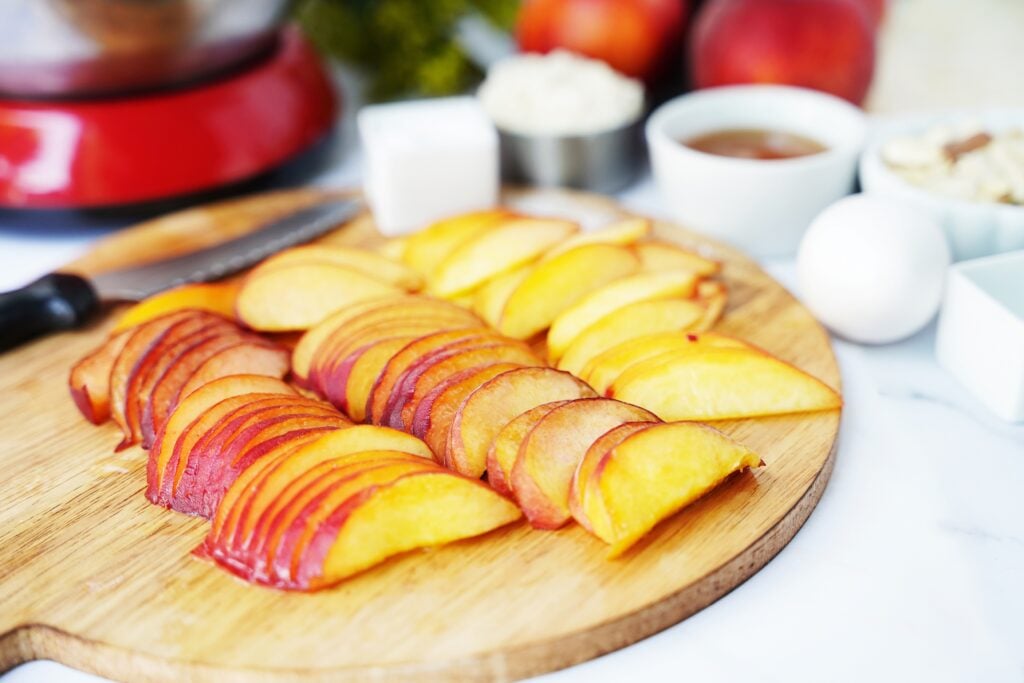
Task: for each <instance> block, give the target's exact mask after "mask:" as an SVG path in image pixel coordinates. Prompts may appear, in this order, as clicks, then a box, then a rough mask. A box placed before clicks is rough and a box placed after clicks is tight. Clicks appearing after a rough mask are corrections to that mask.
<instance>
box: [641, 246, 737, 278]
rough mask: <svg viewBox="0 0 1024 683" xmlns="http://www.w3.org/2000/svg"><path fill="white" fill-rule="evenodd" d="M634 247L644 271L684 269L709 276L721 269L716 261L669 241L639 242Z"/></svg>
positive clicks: (720, 265)
mask: <svg viewBox="0 0 1024 683" xmlns="http://www.w3.org/2000/svg"><path fill="white" fill-rule="evenodd" d="M634 249H635V250H636V254H637V256H639V257H640V264H641V268H642V269H643V270H646V271H656V270H684V271H690V272H691V273H695V274H697V275H700V276H703V277H710V276H711V275H714V274H715V273H717V272H718V271H719V270H721V269H722V264H721V263H719V262H718V261H714V260H712V259H708V258H704V257H703V256H700V255H699V254H695V253H693V252H692V251H687V250H686V249H684V248H682V247H680V246H678V245H675V244H671V243H669V242H660V241H658V240H652V241H650V242H640V243H639V244H637V245H636V246H635V247H634Z"/></svg>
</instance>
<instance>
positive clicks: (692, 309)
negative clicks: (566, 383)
mask: <svg viewBox="0 0 1024 683" xmlns="http://www.w3.org/2000/svg"><path fill="white" fill-rule="evenodd" d="M703 316H704V308H703V307H702V306H700V305H699V304H696V303H694V302H692V301H687V300H683V299H656V300H654V301H640V302H637V303H635V304H630V305H628V306H623V307H622V308H620V309H618V310H616V311H612V312H611V313H609V314H608V315H606V316H604V317H603V318H601V319H600V320H598V321H597V322H596V323H594V324H592V325H591V326H590V327H588V328H587V329H585V330H584V331H583V332H582V333H580V334H579V335H578V336H577V337H576V338H575V339H574V340H573V342H572V343H571V344H570V345H569V347H568V348H567V349H566V350H565V354H563V355H562V358H561V359H560V360H559V361H558V367H559V368H560V369H562V370H566V371H568V372H571V373H573V374H579V373H580V372H581V371H582V370H583V368H584V367H585V366H586V364H587V363H588V362H589V361H590V359H592V358H594V357H595V356H597V355H598V354H600V353H604V352H605V351H607V350H608V349H610V348H612V347H613V346H618V345H619V344H621V343H623V342H626V341H629V340H631V339H636V338H638V337H643V336H646V335H649V334H655V333H657V332H669V331H673V330H681V331H685V330H688V329H690V327H691V326H693V325H695V324H697V323H699V322H700V321H701V320H702V318H703Z"/></svg>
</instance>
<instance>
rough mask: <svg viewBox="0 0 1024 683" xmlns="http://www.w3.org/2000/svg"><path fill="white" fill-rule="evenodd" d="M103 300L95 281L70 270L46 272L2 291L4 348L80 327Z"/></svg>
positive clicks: (0, 328)
mask: <svg viewBox="0 0 1024 683" xmlns="http://www.w3.org/2000/svg"><path fill="white" fill-rule="evenodd" d="M99 303H100V302H99V297H98V296H97V294H96V290H95V289H93V287H92V285H90V284H89V282H88V281H87V280H85V279H84V278H81V277H79V276H78V275H72V274H69V273H51V274H50V275H44V276H43V277H41V278H39V279H38V280H36V281H35V282H32V283H30V284H27V285H25V286H24V287H22V288H21V289H16V290H14V291H11V292H6V293H4V294H0V351H7V350H8V349H12V348H14V347H15V346H18V345H19V344H22V343H24V342H27V341H29V340H32V339H35V338H36V337H41V336H43V335H45V334H50V333H51V332H59V331H61V330H70V329H74V328H76V327H79V326H80V325H83V324H84V323H85V322H86V321H87V320H88V319H89V318H90V317H92V315H93V314H94V313H96V312H97V311H98V310H99V307H100V306H99Z"/></svg>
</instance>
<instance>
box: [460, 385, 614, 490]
mask: <svg viewBox="0 0 1024 683" xmlns="http://www.w3.org/2000/svg"><path fill="white" fill-rule="evenodd" d="M594 395H595V394H594V390H593V389H591V388H590V387H589V386H587V385H586V384H584V383H583V382H582V381H581V380H579V379H577V378H575V377H573V376H572V375H570V374H569V373H567V372H560V371H558V370H554V369H552V368H519V369H517V370H509V371H508V372H504V373H502V374H500V375H498V376H497V377H494V378H492V379H490V380H488V381H487V383H485V384H484V385H482V386H481V387H479V388H478V389H476V390H475V391H474V392H473V393H471V394H470V395H469V396H467V397H466V400H464V401H463V402H462V405H461V406H459V409H458V410H457V411H456V413H455V418H454V419H453V420H452V426H451V430H450V431H449V433H448V443H447V445H446V450H445V464H446V465H447V466H448V467H451V468H452V469H454V470H455V471H456V472H459V473H460V474H464V475H466V476H468V477H473V478H474V479H479V478H480V476H481V475H483V473H484V470H485V469H487V451H488V450H490V448H491V443H492V442H493V441H494V437H496V436H497V435H498V432H500V431H501V429H502V427H504V426H505V425H506V424H508V423H509V422H511V421H512V419H513V418H514V417H515V416H516V415H519V414H520V413H525V412H526V411H527V410H529V409H530V408H533V407H535V406H539V405H541V404H542V403H551V402H552V401H563V400H572V399H574V398H586V397H588V396H594Z"/></svg>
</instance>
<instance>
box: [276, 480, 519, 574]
mask: <svg viewBox="0 0 1024 683" xmlns="http://www.w3.org/2000/svg"><path fill="white" fill-rule="evenodd" d="M519 517H520V512H519V509H518V508H516V506H515V505H513V504H512V503H510V502H509V501H508V500H506V499H505V498H502V497H501V496H499V495H497V494H496V493H494V492H493V491H491V490H490V489H488V488H487V487H485V486H482V485H481V484H479V483H478V482H473V481H467V480H466V479H463V478H461V477H456V476H453V475H451V474H449V473H447V472H421V473H417V474H410V475H408V476H405V477H402V478H401V479H398V480H396V481H395V482H394V483H392V484H390V485H387V486H380V487H375V488H374V489H367V490H366V493H365V494H364V495H363V496H361V499H360V500H359V501H353V502H352V503H350V504H348V505H346V506H344V507H339V508H337V509H335V510H334V511H333V512H332V513H331V515H330V516H329V517H327V518H326V519H325V520H324V521H323V523H321V524H319V525H317V526H316V527H311V528H312V529H313V531H314V533H313V534H312V537H311V538H310V540H309V541H308V543H307V545H306V546H305V548H304V552H303V553H302V555H301V556H299V557H297V558H296V562H295V563H294V565H293V578H294V580H295V581H296V583H297V584H298V585H300V586H309V587H311V588H322V587H325V586H330V585H333V584H335V583H338V582H339V581H341V580H342V579H345V578H347V577H349V576H351V575H353V574H355V573H358V572H360V571H362V570H364V569H367V568H368V567H372V566H373V565H375V564H377V563H379V562H382V561H383V560H385V559H387V558H389V557H392V556H394V555H397V554H399V553H403V552H406V551H409V550H413V549H415V548H422V547H428V546H438V545H443V544H446V543H450V542H452V541H457V540H461V539H465V538H471V537H474V536H479V535H481V534H485V533H487V532H489V531H492V530H494V529H497V528H499V527H502V526H505V525H506V524H510V523H511V522H514V521H515V520H517V519H518V518H519Z"/></svg>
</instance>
